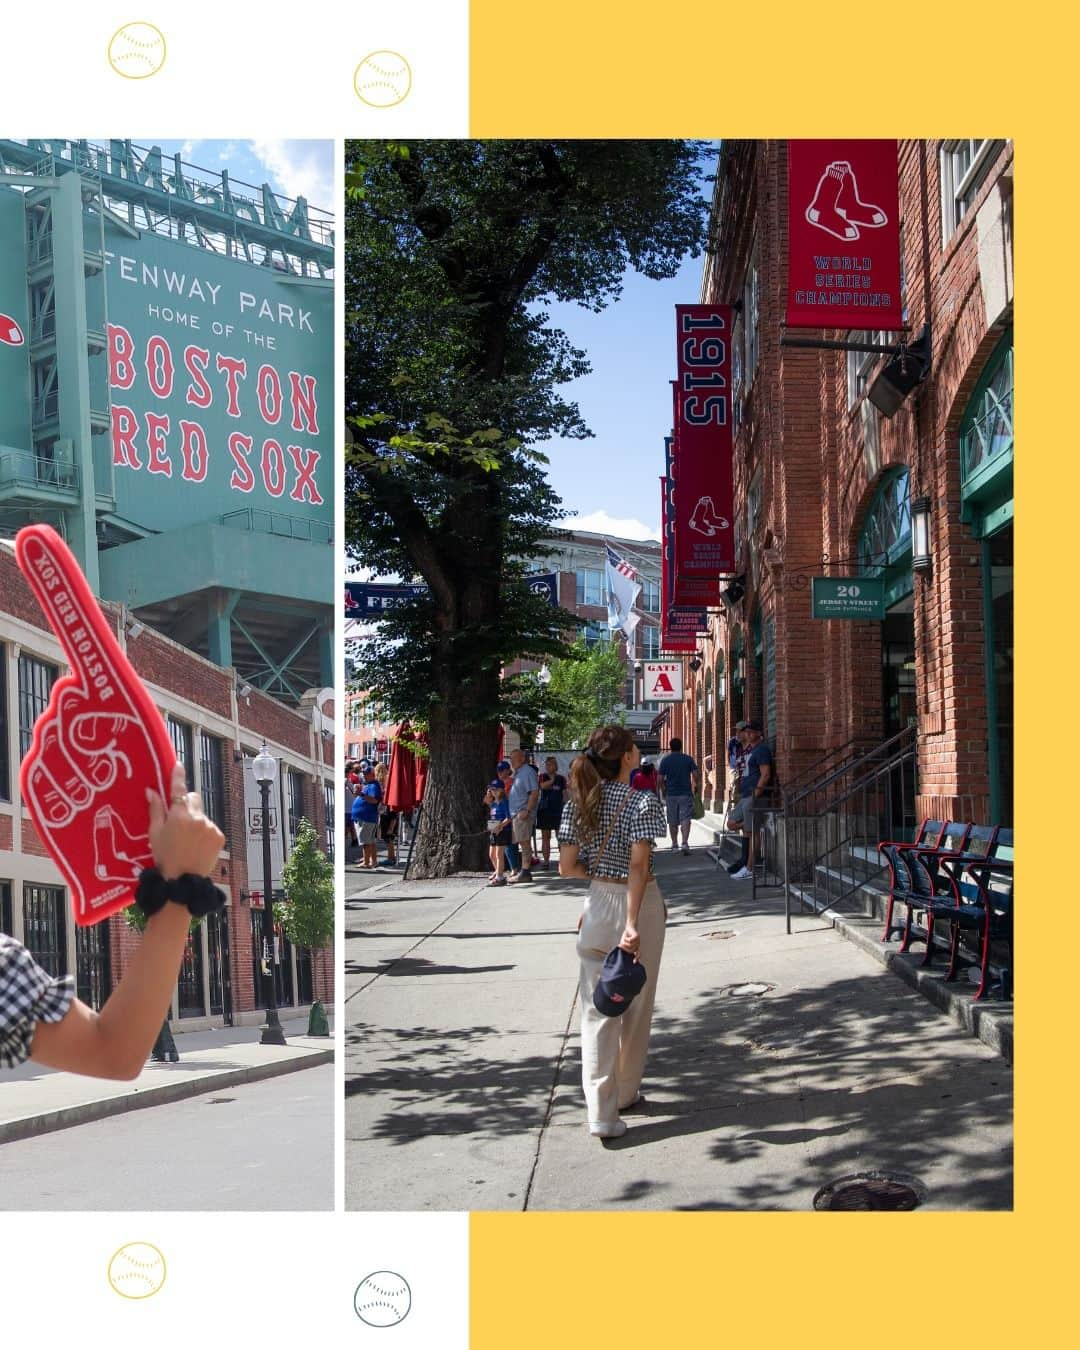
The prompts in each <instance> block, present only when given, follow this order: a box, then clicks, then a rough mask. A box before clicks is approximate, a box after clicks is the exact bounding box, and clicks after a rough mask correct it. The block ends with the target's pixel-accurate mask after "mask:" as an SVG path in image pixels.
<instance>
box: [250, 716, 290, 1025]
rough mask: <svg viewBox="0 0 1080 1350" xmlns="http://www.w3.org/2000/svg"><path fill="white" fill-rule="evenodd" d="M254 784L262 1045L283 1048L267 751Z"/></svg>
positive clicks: (257, 762) (256, 766) (272, 772)
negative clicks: (258, 822)
mask: <svg viewBox="0 0 1080 1350" xmlns="http://www.w3.org/2000/svg"><path fill="white" fill-rule="evenodd" d="M251 768H252V772H253V773H254V774H255V781H256V783H258V785H259V793H260V796H261V797H262V851H263V921H262V930H263V931H262V936H263V947H264V948H265V950H266V953H267V961H266V969H267V973H266V975H264V977H263V978H264V980H265V982H266V1023H265V1025H264V1026H263V1027H262V1028H261V1030H262V1035H261V1036H260V1037H259V1043H260V1045H284V1044H285V1033H284V1031H282V1029H281V1023H280V1022H279V1021H278V1010H277V989H276V988H275V985H274V879H273V876H272V871H273V868H272V866H271V862H270V789H271V787H272V786H273V784H274V783H275V782H277V771H278V765H277V760H276V759H275V758H274V756H273V755H272V754H271V753H270V751H269V750H267V748H266V743H265V742H263V748H262V749H261V750H260V751H259V753H258V754H257V755H256V756H255V758H254V759H253V760H252V763H251Z"/></svg>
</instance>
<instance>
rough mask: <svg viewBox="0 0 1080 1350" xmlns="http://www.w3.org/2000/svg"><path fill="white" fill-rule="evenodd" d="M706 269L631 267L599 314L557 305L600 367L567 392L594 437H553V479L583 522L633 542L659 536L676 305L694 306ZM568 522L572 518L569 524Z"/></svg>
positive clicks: (691, 265) (563, 323)
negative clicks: (658, 272) (661, 276)
mask: <svg viewBox="0 0 1080 1350" xmlns="http://www.w3.org/2000/svg"><path fill="white" fill-rule="evenodd" d="M704 265H705V258H704V255H703V254H702V255H701V256H699V257H697V258H687V259H686V260H685V261H684V263H683V266H682V268H681V269H680V271H679V273H678V275H677V276H675V277H673V278H672V279H671V280H670V281H650V280H649V279H648V278H647V277H643V276H640V275H638V274H637V273H634V272H631V273H630V274H628V276H627V277H626V282H625V285H624V288H623V294H622V298H621V299H620V300H619V301H618V302H617V303H616V304H614V305H609V306H608V308H607V309H605V310H603V311H601V313H599V314H593V313H590V311H588V310H586V309H581V308H580V307H579V306H577V305H552V307H551V309H550V311H549V312H550V315H551V321H552V322H553V323H554V324H555V325H556V327H559V328H562V329H563V330H564V331H565V332H566V333H567V334H568V336H569V337H570V340H571V341H572V342H573V344H574V345H575V346H576V347H581V348H583V349H584V350H585V351H586V352H587V353H588V355H589V359H590V361H591V363H592V374H591V375H587V376H585V377H584V378H582V379H580V380H575V381H574V382H573V383H571V384H567V385H563V386H562V387H561V392H563V393H564V394H565V395H566V396H567V397H570V398H573V399H575V400H576V402H577V403H578V405H579V407H580V408H581V413H582V416H583V417H584V419H585V423H586V425H587V426H588V427H589V428H590V430H591V431H592V432H593V439H591V440H587V441H548V442H546V443H544V444H543V445H541V446H540V447H539V448H540V449H542V450H543V451H544V453H545V454H546V455H548V456H549V457H550V460H551V464H550V467H549V470H548V474H549V477H550V479H551V482H552V485H553V486H554V488H555V490H556V492H558V494H559V496H560V497H562V499H563V502H564V504H565V506H566V507H567V509H568V510H570V511H571V512H572V513H573V515H574V516H575V517H577V518H579V523H580V527H581V528H583V529H593V530H597V531H599V532H601V533H609V534H612V535H616V536H617V535H622V536H624V537H625V538H647V537H652V538H659V526H660V484H659V478H660V475H661V474H662V473H663V471H664V437H665V436H666V435H667V434H668V432H669V431H670V428H671V385H670V384H669V383H668V381H669V380H672V379H674V377H675V308H674V307H675V305H677V304H682V305H685V304H695V303H696V302H697V300H698V298H699V293H700V289H701V276H702V271H703V268H704ZM561 523H562V524H563V525H564V526H565V525H569V524H570V523H571V522H570V521H569V520H567V521H563V522H561Z"/></svg>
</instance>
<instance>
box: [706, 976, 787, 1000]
mask: <svg viewBox="0 0 1080 1350" xmlns="http://www.w3.org/2000/svg"><path fill="white" fill-rule="evenodd" d="M775 988H776V985H775V984H767V983H766V982H765V981H764V980H744V981H743V982H742V983H741V984H725V985H724V986H723V988H722V989H721V990H720V997H721V998H746V997H747V996H748V995H756V994H770V993H772V991H773V990H774V989H775Z"/></svg>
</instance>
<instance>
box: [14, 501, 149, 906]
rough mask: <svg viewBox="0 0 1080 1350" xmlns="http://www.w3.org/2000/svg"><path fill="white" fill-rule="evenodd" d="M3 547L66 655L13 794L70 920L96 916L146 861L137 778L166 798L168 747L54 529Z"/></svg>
mask: <svg viewBox="0 0 1080 1350" xmlns="http://www.w3.org/2000/svg"><path fill="white" fill-rule="evenodd" d="M15 556H16V558H17V559H18V562H19V566H20V567H21V568H22V571H23V573H24V574H25V576H26V578H27V580H28V581H29V582H30V585H31V587H32V588H33V591H34V594H35V595H36V597H37V600H38V603H39V604H40V605H41V608H42V610H43V611H44V613H45V617H46V619H48V621H49V626H50V627H51V628H52V630H53V632H54V633H55V634H56V636H57V637H58V638H59V639H60V643H61V645H62V646H63V648H64V653H65V655H66V656H67V659H68V663H69V664H70V666H71V674H70V675H65V676H63V677H62V678H61V679H59V680H57V681H56V683H55V684H54V685H53V688H52V694H51V695H50V697H49V704H48V707H47V708H46V709H45V711H44V712H43V713H42V714H41V716H40V717H39V718H38V720H37V722H36V723H35V724H34V735H33V740H32V742H31V745H30V749H29V750H28V751H27V753H26V756H25V758H24V759H23V762H22V768H21V770H20V772H19V782H20V784H21V787H22V796H23V801H24V803H25V804H26V808H27V810H28V811H29V813H30V817H31V819H32V820H33V822H34V826H35V828H36V830H37V832H38V834H39V835H40V836H41V840H42V843H44V845H45V847H46V848H47V849H48V850H49V852H50V854H51V855H52V856H53V858H54V859H55V860H56V864H57V866H58V867H59V868H60V871H61V872H62V873H63V874H64V878H65V880H66V881H67V883H68V885H69V886H70V888H71V898H72V908H73V910H74V913H75V922H76V923H77V924H83V925H86V924H93V923H100V922H101V920H102V919H106V918H108V916H109V915H110V914H113V913H115V912H116V911H117V910H119V909H123V908H124V906H125V905H129V904H130V903H131V900H132V897H133V893H134V888H135V882H136V881H137V880H138V876H139V873H140V871H142V869H143V868H144V867H149V866H151V865H152V862H153V855H152V852H151V849H150V841H149V838H148V834H147V831H148V825H149V820H148V811H147V805H146V790H147V788H152V789H153V791H155V792H156V793H158V794H159V795H160V796H161V797H162V798H163V799H164V800H165V801H168V800H169V783H170V779H171V776H172V771H173V768H174V767H175V765H176V752H175V750H174V749H173V746H172V742H171V741H170V739H169V733H168V731H167V730H166V727H165V723H164V722H163V721H162V718H161V714H160V713H159V712H158V710H157V709H156V708H155V707H154V704H153V701H152V700H151V698H150V695H149V694H148V693H147V691H146V688H145V686H144V685H143V683H142V681H141V680H140V679H139V677H138V675H136V673H135V671H134V670H133V669H132V666H131V663H130V662H129V661H128V659H127V657H126V656H125V655H124V653H123V652H122V651H121V650H120V644H119V643H118V642H117V640H116V638H115V636H114V635H113V632H112V629H111V628H110V627H109V625H108V623H107V622H106V620H105V616H104V615H103V614H102V612H101V608H100V606H99V605H98V602H97V600H96V599H95V598H94V595H93V593H92V592H91V590H90V587H89V586H88V585H87V584H86V578H85V577H84V576H83V574H82V572H81V571H80V569H79V565H78V563H77V562H76V561H75V558H74V556H73V555H72V553H71V550H70V549H69V548H68V547H67V545H66V544H65V543H64V541H63V540H62V539H61V538H60V536H59V535H58V534H57V533H56V532H55V530H52V529H50V528H49V526H47V525H28V526H27V527H26V528H25V529H23V530H20V531H19V533H18V535H17V536H16V539H15Z"/></svg>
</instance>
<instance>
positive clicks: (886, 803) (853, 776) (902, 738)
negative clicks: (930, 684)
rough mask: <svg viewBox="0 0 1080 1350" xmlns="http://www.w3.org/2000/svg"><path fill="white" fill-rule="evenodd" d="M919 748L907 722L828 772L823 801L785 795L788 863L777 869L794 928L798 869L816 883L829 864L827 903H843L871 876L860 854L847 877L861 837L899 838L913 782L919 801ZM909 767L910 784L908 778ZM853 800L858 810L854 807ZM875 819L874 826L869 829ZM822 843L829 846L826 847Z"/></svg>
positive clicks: (821, 788)
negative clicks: (860, 864) (860, 865)
mask: <svg viewBox="0 0 1080 1350" xmlns="http://www.w3.org/2000/svg"><path fill="white" fill-rule="evenodd" d="M917 752H918V739H917V734H916V731H915V728H914V727H906V728H904V729H903V730H902V731H901V732H898V733H897V734H896V735H893V736H890V737H889V738H888V739H887V740H885V741H883V742H881V744H880V745H877V746H875V747H874V748H873V749H872V750H871V751H869V752H867V753H866V754H863V755H860V756H859V757H858V758H857V759H856V760H854V761H853V762H852V763H851V764H849V765H847V766H845V767H844V768H843V769H840V770H837V771H836V772H834V773H833V774H831V775H827V776H826V778H825V779H824V780H823V781H822V782H821V783H820V784H819V785H818V789H817V790H818V793H819V794H820V795H819V798H818V799H817V800H812V797H811V793H810V792H809V791H807V792H803V793H801V794H797V795H795V796H787V797H785V799H784V802H783V805H782V807H781V810H780V812H779V813H778V814H779V818H780V819H781V820H782V822H783V828H782V841H781V840H777V841H776V842H782V847H783V862H782V866H781V867H779V868H778V869H776V870H778V872H779V873H780V874H782V876H783V886H784V909H785V919H786V924H787V931H788V932H789V933H790V932H791V896H792V881H793V872H794V871H795V870H796V869H797V870H799V871H800V872H805V873H808V876H809V882H810V885H811V887H814V886H816V884H817V874H818V869H819V868H821V867H822V865H824V871H825V889H826V907H829V906H832V905H836V904H840V903H841V902H842V901H843V900H845V899H847V898H848V897H849V896H850V895H852V894H853V893H854V892H855V891H857V890H858V889H859V888H860V886H861V885H862V884H863V882H864V881H865V880H866V877H865V876H864V875H862V874H857V873H856V868H855V863H854V859H852V869H851V875H850V878H849V879H848V878H846V877H845V872H844V860H845V856H847V857H850V855H851V852H852V850H853V849H854V847H855V846H856V845H857V843H858V842H859V841H860V840H861V841H862V842H863V843H864V845H865V846H867V847H872V846H876V844H877V841H878V840H880V839H882V838H888V837H896V836H895V834H894V823H895V822H896V820H897V807H899V812H900V816H901V818H902V820H901V823H903V820H904V819H906V806H907V803H908V799H909V793H908V788H909V787H910V789H911V800H912V801H913V800H914V792H915V789H916V786H917V769H918V753H917ZM909 771H910V775H911V776H910V783H909V782H908V777H907V776H908V773H909ZM897 779H899V781H898V782H897ZM852 805H854V807H855V809H854V810H850V809H849V808H850V807H851V806H852ZM811 807H813V808H814V809H810V808H811ZM798 808H801V809H798ZM871 821H872V822H873V825H872V828H868V824H869V822H871ZM822 833H824V841H823V840H822ZM822 842H824V847H822V846H821V845H822ZM834 854H838V855H839V868H838V869H836V868H834V867H832V866H830V858H831V857H832V856H833V855H834ZM793 855H794V856H793ZM834 871H837V872H838V877H837V881H838V891H837V893H836V894H835V895H834V894H833V873H834Z"/></svg>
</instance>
